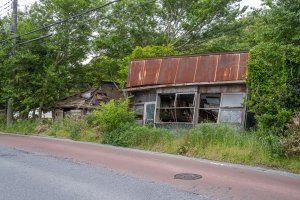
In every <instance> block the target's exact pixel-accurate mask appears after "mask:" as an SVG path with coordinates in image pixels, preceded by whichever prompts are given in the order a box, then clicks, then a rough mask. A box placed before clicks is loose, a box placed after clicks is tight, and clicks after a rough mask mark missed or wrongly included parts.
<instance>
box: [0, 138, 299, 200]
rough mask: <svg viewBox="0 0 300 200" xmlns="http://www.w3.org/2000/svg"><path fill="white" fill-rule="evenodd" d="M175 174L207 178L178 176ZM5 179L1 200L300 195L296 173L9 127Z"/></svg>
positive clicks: (2, 143) (2, 148)
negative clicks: (14, 130)
mask: <svg viewBox="0 0 300 200" xmlns="http://www.w3.org/2000/svg"><path fill="white" fill-rule="evenodd" d="M13 148H15V149H13ZM16 149H17V150H16ZM20 150H21V151H20ZM178 173H195V174H200V175H202V178H201V179H198V180H188V181H187V180H178V179H174V175H175V174H178ZM0 180H1V181H0V200H2V199H13V200H16V199H22V200H23V199H25V200H26V199H35V196H36V199H45V198H44V197H46V196H47V197H49V199H207V198H208V199H255V200H256V199H264V200H267V199H272V200H273V199H286V200H289V199H291V200H293V199H297V200H299V199H300V175H296V174H291V173H286V172H281V171H275V170H271V169H265V168H258V167H248V166H242V165H234V164H228V163H222V162H214V161H209V160H203V159H194V158H187V157H183V156H175V155H168V154H162V153H152V152H147V151H140V150H132V149H126V148H117V147H112V146H108V145H99V144H90V143H84V142H74V141H70V140H61V139H52V138H43V137H33V136H18V135H9V134H0ZM1 195H3V197H2V196H1ZM43 195H44V196H43ZM33 197H34V198H33ZM41 197H43V198H41Z"/></svg>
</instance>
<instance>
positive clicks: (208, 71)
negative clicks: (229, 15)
mask: <svg viewBox="0 0 300 200" xmlns="http://www.w3.org/2000/svg"><path fill="white" fill-rule="evenodd" d="M247 59H248V52H228V53H224V52H222V53H219V54H218V53H212V54H198V55H183V56H171V57H157V58H146V59H138V60H132V61H131V62H130V69H129V74H128V81H127V87H138V86H146V85H162V84H177V83H193V82H220V81H235V80H243V79H244V78H245V74H246V66H247Z"/></svg>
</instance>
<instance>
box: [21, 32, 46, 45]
mask: <svg viewBox="0 0 300 200" xmlns="http://www.w3.org/2000/svg"><path fill="white" fill-rule="evenodd" d="M51 36H52V33H50V34H47V35H43V36H41V37H38V38H34V39H31V40H27V41H25V42H20V43H17V44H16V45H17V46H20V45H23V44H27V43H30V42H35V41H37V40H41V39H44V38H47V37H51Z"/></svg>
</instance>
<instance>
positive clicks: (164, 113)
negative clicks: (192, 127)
mask: <svg viewBox="0 0 300 200" xmlns="http://www.w3.org/2000/svg"><path fill="white" fill-rule="evenodd" d="M159 99H160V104H159V105H160V106H159V107H158V110H157V112H158V113H159V120H158V121H160V122H186V123H192V122H193V119H194V110H195V94H194V93H187V94H185V93H171V94H159Z"/></svg>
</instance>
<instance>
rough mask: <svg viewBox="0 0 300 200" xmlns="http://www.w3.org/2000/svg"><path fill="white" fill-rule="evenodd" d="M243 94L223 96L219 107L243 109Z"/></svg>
mask: <svg viewBox="0 0 300 200" xmlns="http://www.w3.org/2000/svg"><path fill="white" fill-rule="evenodd" d="M244 97H245V94H244V93H243V94H223V97H222V102H221V107H243V105H242V103H243V102H244Z"/></svg>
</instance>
